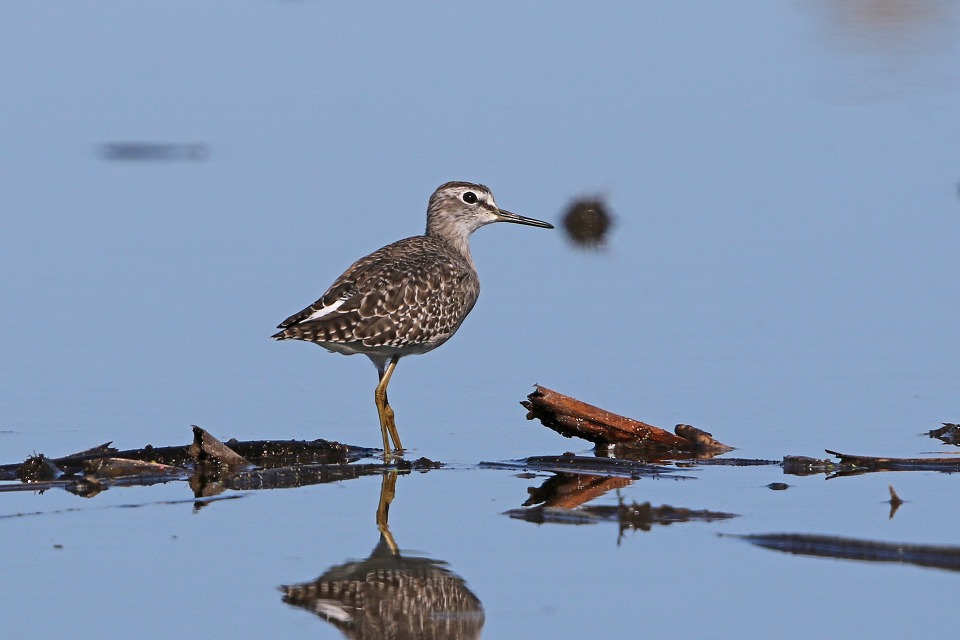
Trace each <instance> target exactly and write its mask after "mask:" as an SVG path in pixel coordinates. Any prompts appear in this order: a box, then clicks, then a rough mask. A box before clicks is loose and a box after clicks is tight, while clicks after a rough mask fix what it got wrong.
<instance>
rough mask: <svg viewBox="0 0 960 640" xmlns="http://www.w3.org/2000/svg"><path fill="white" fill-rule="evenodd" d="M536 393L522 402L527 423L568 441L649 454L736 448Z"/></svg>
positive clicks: (690, 430) (684, 428) (692, 431)
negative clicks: (533, 422) (575, 439)
mask: <svg viewBox="0 0 960 640" xmlns="http://www.w3.org/2000/svg"><path fill="white" fill-rule="evenodd" d="M535 388H536V391H534V392H533V393H531V394H530V395H528V396H527V400H526V401H524V402H521V403H520V404H522V405H523V406H524V407H526V408H527V410H528V412H527V420H533V419H534V418H536V419H539V420H540V422H541V423H543V425H544V426H545V427H548V428H550V429H553V430H554V431H556V432H557V433H559V434H560V435H562V436H565V437H567V438H571V437H573V436H577V437H579V438H583V439H584V440H589V441H590V442H593V443H594V444H596V445H613V446H617V447H629V448H633V449H643V450H648V451H661V452H662V451H673V452H681V451H682V452H691V453H703V454H710V455H713V454H718V453H723V452H725V451H730V450H731V449H732V447H728V446H727V445H725V444H723V443H721V442H717V441H716V440H714V439H713V438H712V437H711V435H710V434H709V433H707V432H705V431H701V430H699V429H696V428H694V427H691V426H689V425H677V428H676V435H674V434H672V433H670V432H669V431H664V430H663V429H660V428H659V427H655V426H653V425H649V424H646V423H645V422H640V421H639V420H633V419H631V418H625V417H624V416H621V415H617V414H615V413H611V412H609V411H606V410H604V409H600V408H599V407H595V406H593V405H589V404H587V403H586V402H581V401H580V400H577V399H575V398H571V397H570V396H565V395H563V394H562V393H558V392H556V391H552V390H550V389H547V388H546V387H542V386H540V385H535Z"/></svg>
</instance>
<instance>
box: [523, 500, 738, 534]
mask: <svg viewBox="0 0 960 640" xmlns="http://www.w3.org/2000/svg"><path fill="white" fill-rule="evenodd" d="M507 515H508V516H510V517H511V518H515V519H517V520H526V521H527V522H534V523H536V524H547V523H549V524H596V523H598V522H617V523H619V524H620V529H621V531H623V530H626V529H639V530H640V531H650V529H651V528H652V527H653V525H657V524H659V525H669V524H673V523H675V522H691V521H693V520H699V521H702V522H713V521H714V520H727V519H730V518H736V517H737V514H735V513H724V512H722V511H706V510H698V511H695V510H693V509H683V508H679V507H671V506H670V505H667V504H664V505H661V506H659V507H654V506H651V504H650V503H649V502H644V503H643V504H638V503H636V502H634V503H632V504H626V503H624V502H620V503H619V504H618V505H616V506H586V507H578V508H576V509H567V508H563V507H547V506H541V507H533V508H530V509H511V510H509V511H507Z"/></svg>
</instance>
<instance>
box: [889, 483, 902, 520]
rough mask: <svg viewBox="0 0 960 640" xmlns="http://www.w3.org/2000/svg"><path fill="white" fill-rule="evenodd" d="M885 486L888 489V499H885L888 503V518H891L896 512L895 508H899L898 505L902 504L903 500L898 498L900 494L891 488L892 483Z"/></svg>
mask: <svg viewBox="0 0 960 640" xmlns="http://www.w3.org/2000/svg"><path fill="white" fill-rule="evenodd" d="M887 488H888V489H890V499H889V500H887V502H888V503H890V517H889V519H890V520H893V516H894V515H895V514H896V513H897V509H899V508H900V505H902V504H903V500H901V499H900V496H898V495H897V492H896V491H894V490H893V485H892V484H890V485H887Z"/></svg>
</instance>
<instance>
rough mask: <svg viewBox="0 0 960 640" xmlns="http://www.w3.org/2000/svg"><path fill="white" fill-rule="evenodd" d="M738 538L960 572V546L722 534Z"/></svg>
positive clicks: (809, 553) (764, 544)
mask: <svg viewBox="0 0 960 640" xmlns="http://www.w3.org/2000/svg"><path fill="white" fill-rule="evenodd" d="M718 535H720V536H722V537H725V538H738V539H740V540H746V541H747V542H749V543H751V544H755V545H757V546H758V547H763V548H765V549H772V550H774V551H782V552H784V553H792V554H796V555H803V556H820V557H824V558H836V559H839V560H861V561H864V562H896V563H900V564H912V565H917V566H920V567H930V568H935V569H947V570H949V571H960V546H935V545H925V544H905V543H896V542H894V543H891V542H877V541H873V540H860V539H857V538H841V537H838V536H824V535H812V534H802V533H767V534H755V535H736V534H725V533H721V534H718Z"/></svg>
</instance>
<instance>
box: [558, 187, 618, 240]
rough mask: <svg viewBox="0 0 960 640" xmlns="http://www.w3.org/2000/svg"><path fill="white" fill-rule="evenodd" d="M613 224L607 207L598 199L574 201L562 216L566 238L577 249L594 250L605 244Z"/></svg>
mask: <svg viewBox="0 0 960 640" xmlns="http://www.w3.org/2000/svg"><path fill="white" fill-rule="evenodd" d="M612 224H613V220H612V219H611V217H610V214H609V213H608V212H607V205H606V204H605V203H604V202H603V200H601V199H600V198H581V199H578V200H574V201H573V202H571V203H570V206H569V207H568V208H567V212H566V213H565V214H564V215H563V228H564V229H565V230H566V232H567V238H568V239H569V240H570V241H571V242H572V243H573V244H575V245H577V246H578V247H583V248H586V249H596V248H599V247H602V246H603V245H604V244H605V243H606V236H607V232H608V231H609V230H610V227H611V226H612Z"/></svg>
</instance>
